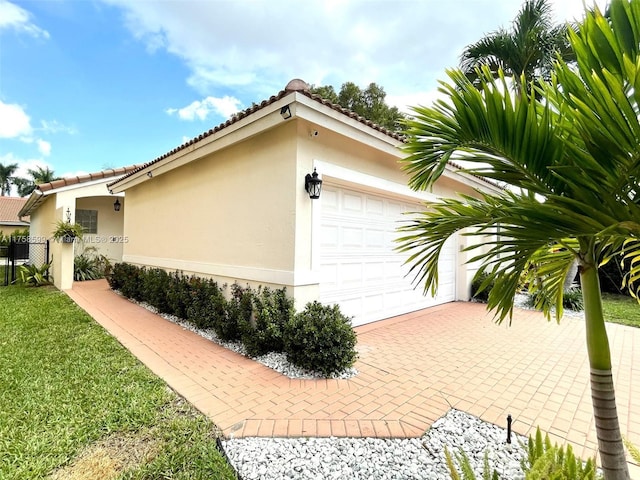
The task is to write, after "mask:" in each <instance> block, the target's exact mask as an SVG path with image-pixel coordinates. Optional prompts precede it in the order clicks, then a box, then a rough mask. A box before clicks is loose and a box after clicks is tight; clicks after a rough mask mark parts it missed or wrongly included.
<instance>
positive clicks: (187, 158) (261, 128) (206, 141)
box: [111, 95, 296, 193]
mask: <svg viewBox="0 0 640 480" xmlns="http://www.w3.org/2000/svg"><path fill="white" fill-rule="evenodd" d="M292 102H293V96H291V95H287V96H286V97H283V98H281V99H280V100H278V101H276V102H274V103H272V104H271V105H267V106H266V107H264V108H262V109H260V110H258V111H257V112H254V113H252V114H251V115H248V116H247V117H245V118H243V119H241V120H239V121H237V122H235V123H232V124H231V125H229V126H227V127H224V128H222V129H221V130H219V131H217V132H215V133H213V134H211V135H209V136H208V137H206V138H203V139H202V140H200V141H198V142H196V143H194V144H192V145H189V146H188V147H185V148H183V149H181V150H179V151H177V152H175V153H174V154H173V155H170V156H168V157H167V158H163V159H162V160H160V161H159V162H156V163H154V164H152V165H149V166H148V167H146V168H144V169H142V170H140V171H139V172H136V173H135V174H134V175H131V176H129V177H127V178H125V179H123V180H122V181H119V182H117V183H116V184H115V185H113V186H112V187H111V191H112V193H120V192H123V191H125V190H127V189H128V188H131V187H133V186H135V185H138V184H140V183H142V182H146V181H150V180H152V179H153V176H156V175H161V174H163V173H167V172H169V171H171V170H173V169H175V168H178V167H181V166H183V165H186V164H188V163H190V162H192V161H194V160H197V159H199V158H202V157H205V156H207V155H210V154H212V153H215V152H217V151H219V150H222V149H224V148H227V147H229V146H231V145H234V144H236V143H239V142H241V141H244V140H246V139H248V138H251V137H252V136H254V135H258V134H260V133H262V132H265V131H267V130H270V129H271V128H274V127H277V126H279V125H282V124H283V123H284V122H287V121H289V120H284V119H283V118H282V116H281V115H280V109H281V108H282V107H283V106H285V105H290V104H291V103H292ZM290 109H291V113H292V117H291V119H294V118H295V116H296V115H295V108H294V105H291V106H290ZM148 172H152V177H151V178H149V177H148V176H147V173H148Z"/></svg>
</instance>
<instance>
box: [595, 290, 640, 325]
mask: <svg viewBox="0 0 640 480" xmlns="http://www.w3.org/2000/svg"><path fill="white" fill-rule="evenodd" d="M602 309H603V310H604V319H605V321H607V322H612V323H621V324H623V325H630V326H632V327H640V304H639V303H638V301H637V300H636V299H635V298H631V297H628V296H625V295H614V294H611V293H604V294H602Z"/></svg>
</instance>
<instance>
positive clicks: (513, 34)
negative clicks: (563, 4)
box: [460, 0, 575, 92]
mask: <svg viewBox="0 0 640 480" xmlns="http://www.w3.org/2000/svg"><path fill="white" fill-rule="evenodd" d="M567 30H568V27H567V25H553V22H552V18H551V6H550V2H549V0H527V1H526V2H525V3H524V4H523V5H522V8H521V9H520V11H519V12H518V14H517V15H516V18H515V20H514V21H513V27H512V28H511V30H505V29H504V28H500V29H499V30H496V31H495V32H492V33H489V34H488V35H487V36H485V37H484V38H482V39H480V40H479V41H478V42H476V43H473V44H471V45H468V46H467V47H466V48H465V50H464V51H463V52H462V55H461V58H460V68H461V69H462V71H463V72H464V73H465V74H466V75H467V77H468V78H469V80H471V81H472V82H473V83H474V85H476V86H480V85H481V83H482V82H481V80H480V79H479V78H478V77H477V74H476V69H477V68H478V67H482V66H486V67H487V68H488V69H489V70H490V71H491V73H492V75H493V76H494V78H497V77H498V71H499V70H502V72H503V74H504V75H505V76H507V77H511V78H512V79H513V82H514V89H515V91H516V92H520V91H522V87H523V85H527V91H529V88H530V87H529V85H530V82H531V81H533V80H535V81H540V80H543V81H549V80H550V79H551V72H552V70H553V63H554V61H555V59H556V56H557V55H559V56H560V57H561V58H562V60H563V61H565V62H567V63H568V62H573V61H574V60H575V54H574V53H573V51H572V49H571V45H570V44H569V41H568V37H567Z"/></svg>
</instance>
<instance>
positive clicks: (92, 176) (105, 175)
mask: <svg viewBox="0 0 640 480" xmlns="http://www.w3.org/2000/svg"><path fill="white" fill-rule="evenodd" d="M138 168H140V165H130V166H128V167H121V168H109V169H106V170H101V171H99V172H93V173H87V174H86V175H77V176H75V177H65V178H61V179H60V180H54V181H53V182H48V183H41V184H40V185H38V186H36V188H35V190H34V191H33V193H32V194H31V195H30V196H29V198H28V199H25V203H24V205H23V206H22V208H21V209H20V211H19V212H18V215H19V216H20V217H24V216H27V215H30V214H31V212H33V211H34V210H35V209H37V208H38V206H40V204H41V203H42V202H43V201H44V200H45V198H46V197H47V196H48V195H51V194H53V193H56V192H57V191H59V190H60V189H62V188H67V187H68V188H73V187H76V186H77V187H81V186H82V185H83V184H85V183H89V182H95V181H99V180H105V183H106V181H107V180H108V179H112V178H114V177H119V176H122V175H125V174H127V173H129V172H132V171H134V170H136V169H138ZM106 193H107V192H105V194H106Z"/></svg>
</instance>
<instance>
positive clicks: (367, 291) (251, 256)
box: [108, 79, 496, 325]
mask: <svg viewBox="0 0 640 480" xmlns="http://www.w3.org/2000/svg"><path fill="white" fill-rule="evenodd" d="M401 144H402V138H401V137H400V136H399V135H397V134H396V133H393V132H390V131H387V130H385V129H383V128H381V127H379V126H377V125H375V124H373V123H371V122H369V121H367V120H365V119H363V118H362V117H359V116H357V115H356V114H354V113H353V112H350V111H348V110H345V109H343V108H341V107H339V106H337V105H334V104H330V103H328V102H327V101H325V100H323V99H322V98H320V97H319V96H317V95H314V94H312V93H311V92H310V91H309V87H308V85H307V84H306V83H305V82H303V81H302V80H298V79H296V80H292V81H291V82H289V84H288V85H287V86H286V87H285V89H284V90H282V91H281V92H279V93H278V94H277V95H275V96H272V97H271V98H269V99H268V100H265V101H263V102H262V103H260V104H259V105H254V106H253V107H251V108H249V109H248V110H245V111H243V112H241V113H240V114H237V115H235V116H234V117H232V118H231V119H229V120H228V121H227V122H225V123H223V124H221V125H219V126H217V127H215V128H213V129H211V130H209V131H207V132H205V133H203V134H201V135H200V136H198V137H197V138H194V139H192V140H191V141H189V142H187V143H185V144H183V145H181V146H179V147H177V148H175V149H174V150H172V151H170V152H168V153H166V154H164V155H162V156H161V157H159V158H156V159H155V160H153V161H150V162H148V163H146V164H144V165H142V166H140V167H139V168H136V169H134V170H133V171H131V172H129V173H127V174H125V175H124V176H122V177H121V178H119V179H117V180H114V181H112V182H110V183H109V184H108V188H109V190H110V191H111V192H112V193H114V194H122V193H124V192H126V198H127V209H126V210H125V211H124V232H125V235H126V237H127V242H126V243H124V244H123V245H122V246H123V251H122V259H123V260H124V261H125V262H129V263H132V264H136V265H141V266H150V267H160V268H163V269H167V270H171V271H175V270H179V271H182V272H184V273H185V274H196V275H200V276H208V277H212V278H214V279H215V280H217V281H218V282H220V283H226V284H230V283H233V282H238V283H239V284H241V285H247V284H248V285H251V286H254V287H255V286H257V285H265V286H276V287H280V286H286V287H287V291H288V292H289V294H291V295H293V297H294V299H295V303H296V308H298V309H300V308H302V307H304V305H305V304H306V303H307V302H308V301H311V300H320V301H321V302H324V303H328V304H333V303H338V304H339V305H340V306H341V309H342V311H343V312H344V313H345V314H347V315H350V316H353V323H354V325H360V324H363V323H367V322H372V321H376V320H380V319H383V318H388V317H390V316H394V315H398V314H402V313H406V312H410V311H414V310H418V309H421V308H425V307H428V306H432V305H436V304H440V303H444V302H450V301H454V300H457V299H464V300H467V299H468V298H469V287H470V282H471V278H472V276H473V273H474V271H473V270H472V269H471V267H470V266H468V265H465V261H466V257H465V254H464V253H463V252H461V251H460V250H461V248H462V247H463V241H462V239H453V240H452V241H450V242H449V244H448V246H447V248H446V249H445V251H444V252H443V254H442V258H441V265H440V288H439V291H438V294H437V296H436V297H435V298H431V297H430V296H424V295H423V292H422V288H421V287H419V288H417V289H415V288H414V286H413V285H412V281H411V280H412V279H411V278H410V277H406V276H405V275H406V273H407V268H406V267H403V262H404V257H403V256H401V255H400V254H398V253H397V252H394V251H393V249H394V246H395V245H394V239H395V238H396V237H397V236H398V234H397V233H396V228H397V227H398V225H399V221H401V220H402V219H403V213H404V212H408V211H416V210H420V209H422V208H423V207H422V206H421V203H420V202H421V201H424V200H434V199H437V198H439V197H446V196H451V195H454V194H456V193H458V192H459V193H466V194H470V195H474V194H475V190H474V189H476V188H477V189H481V190H485V191H489V190H494V189H495V188H496V187H495V186H493V185H491V184H489V183H487V182H485V181H483V180H482V179H479V178H477V177H474V176H470V175H465V174H460V173H457V172H456V168H455V167H454V166H451V168H449V169H448V170H447V172H446V173H445V174H444V175H443V176H442V178H441V180H439V181H438V183H437V184H436V186H435V187H434V189H433V191H431V192H414V191H412V190H411V189H409V188H408V187H407V180H408V178H407V176H406V174H405V173H404V172H403V171H401V169H400V167H399V165H398V160H399V159H400V158H402V155H403V153H402V152H401V150H400V149H399V148H398V147H400V146H401ZM314 171H315V172H317V174H318V175H319V178H321V180H322V181H323V183H322V191H321V194H320V197H319V198H318V199H312V198H310V194H309V193H308V192H307V190H306V189H305V179H306V178H307V176H308V175H310V174H312V173H313V172H314Z"/></svg>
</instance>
